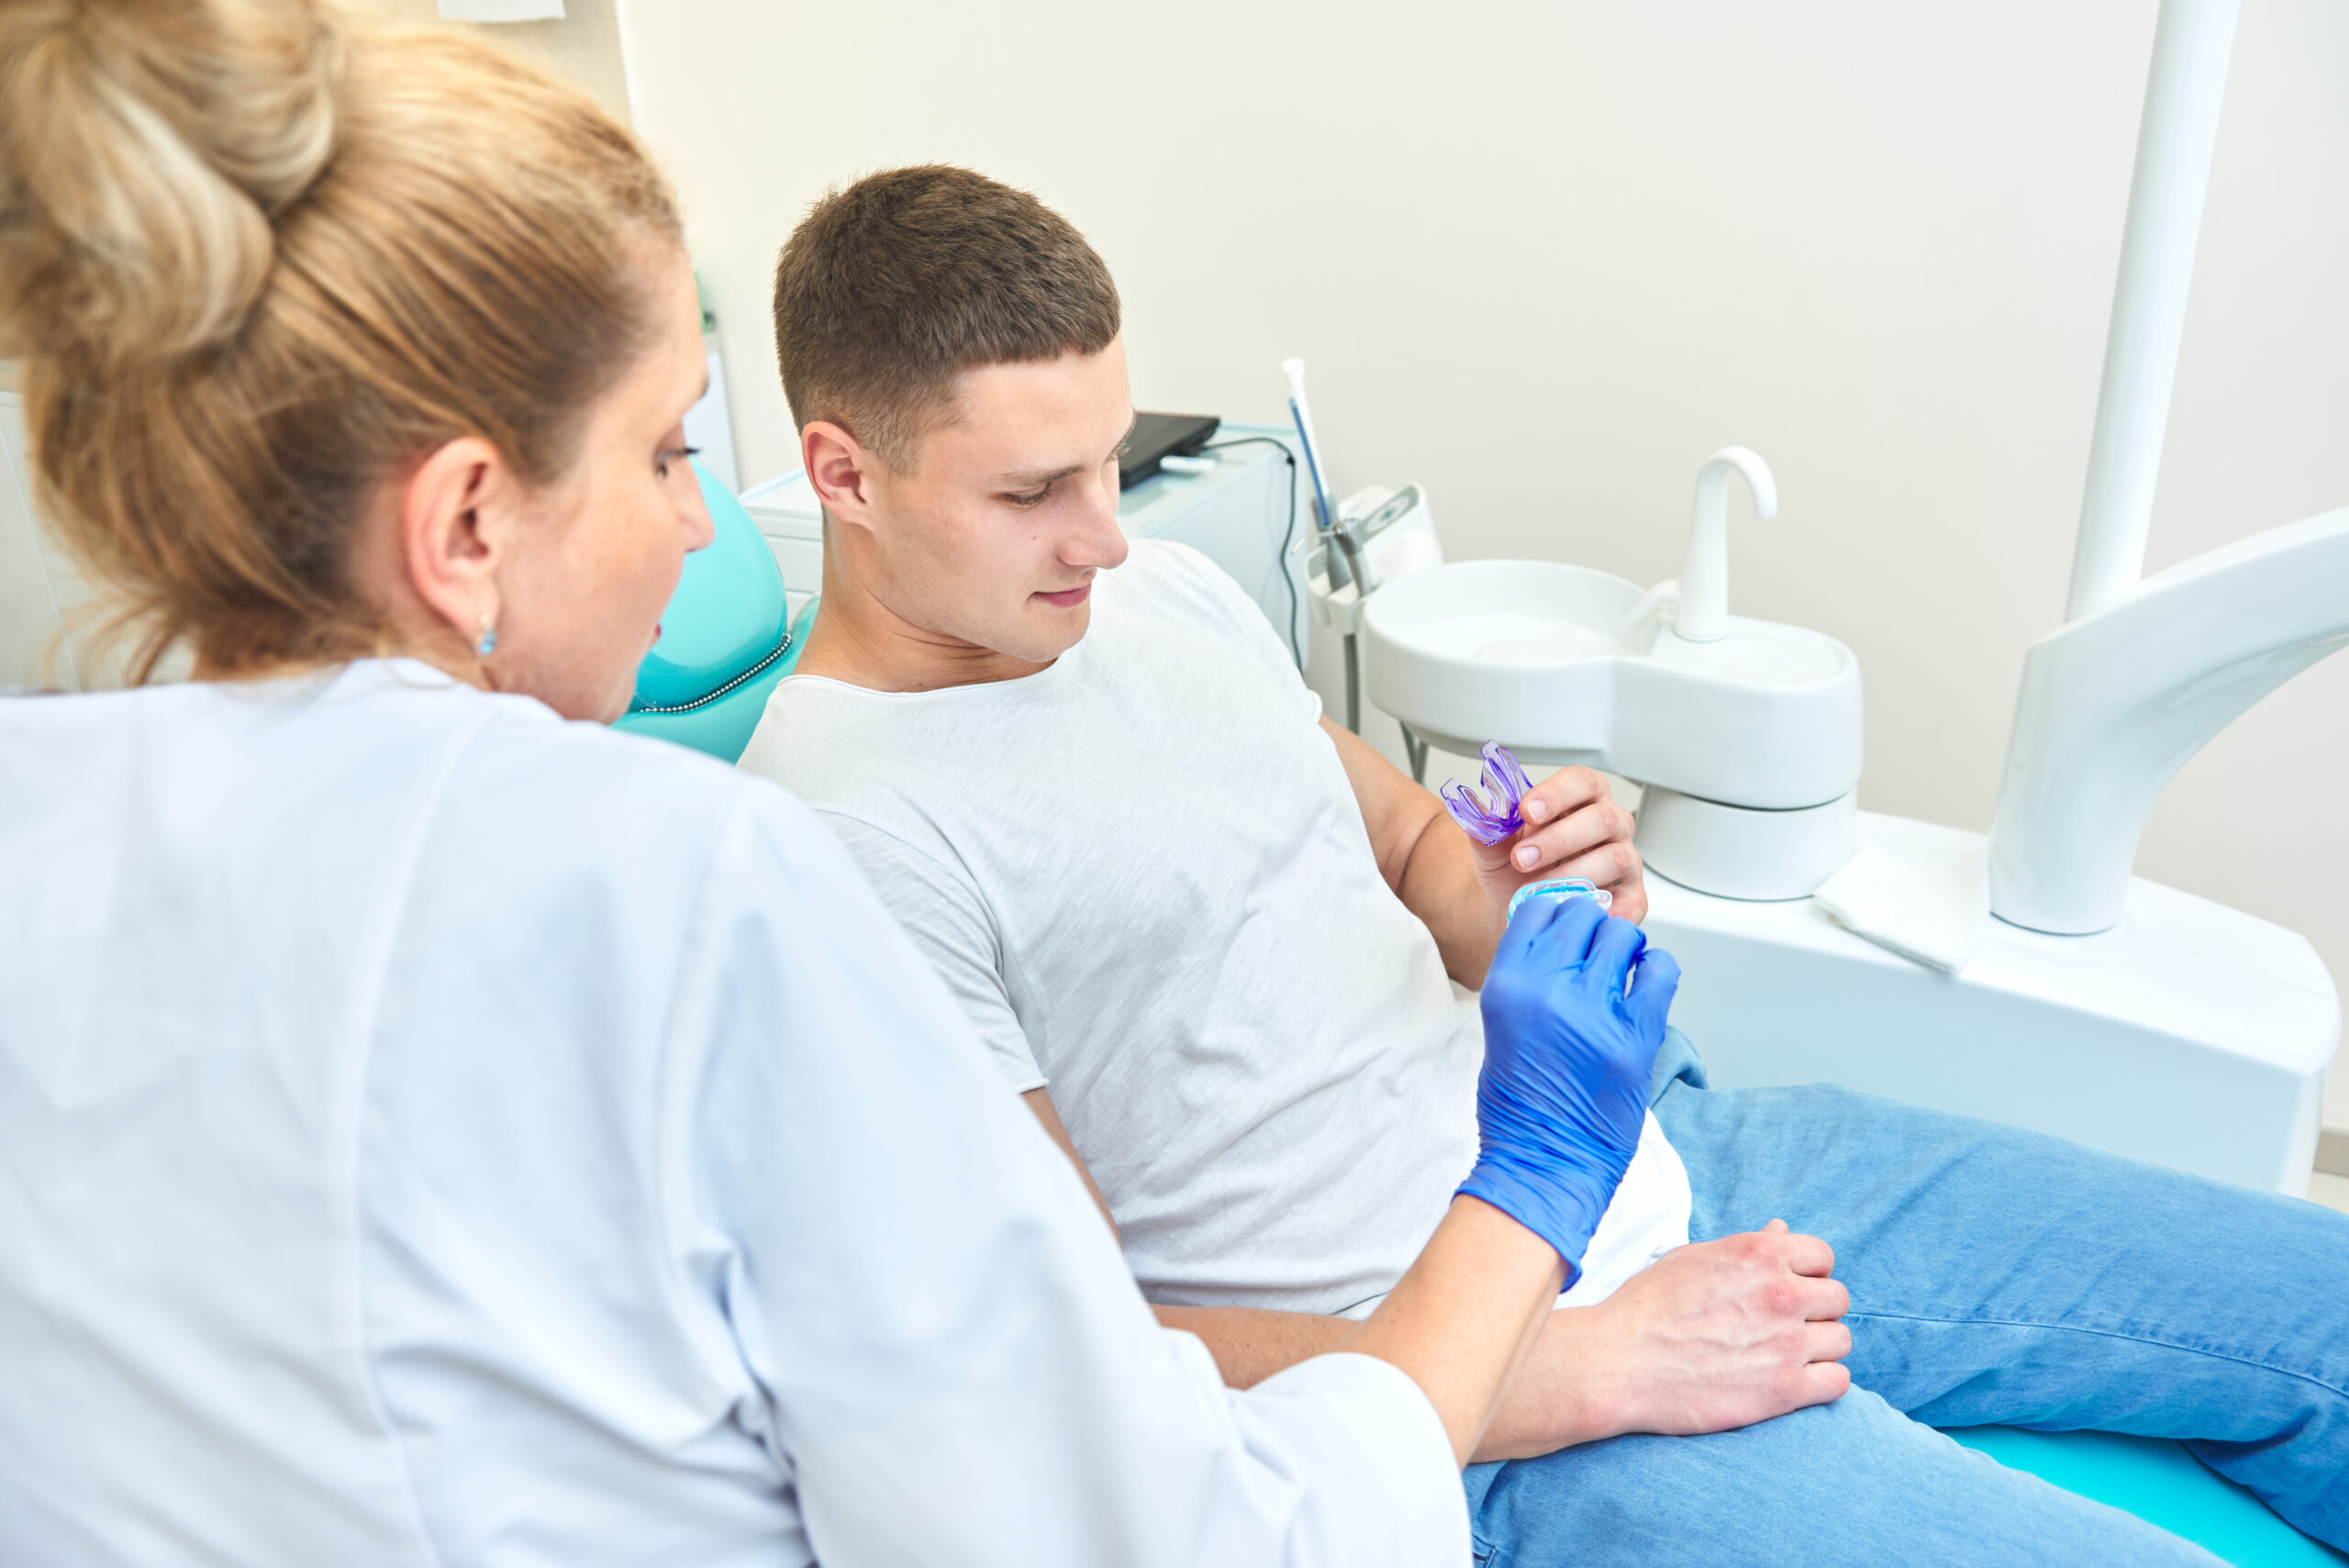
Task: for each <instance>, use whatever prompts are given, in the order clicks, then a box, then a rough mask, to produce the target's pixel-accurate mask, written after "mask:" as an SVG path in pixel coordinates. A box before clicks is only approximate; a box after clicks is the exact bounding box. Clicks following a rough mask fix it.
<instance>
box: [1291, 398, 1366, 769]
mask: <svg viewBox="0 0 2349 1568" xmlns="http://www.w3.org/2000/svg"><path fill="white" fill-rule="evenodd" d="M1281 373H1282V374H1283V375H1285V376H1286V377H1287V378H1288V415H1289V418H1290V419H1291V420H1292V421H1293V422H1295V424H1296V426H1297V443H1298V446H1299V447H1300V449H1301V450H1303V451H1304V453H1305V472H1306V475H1307V477H1308V480H1309V481H1310V482H1311V484H1312V487H1313V510H1314V515H1315V517H1317V518H1318V519H1319V528H1317V530H1316V537H1317V538H1319V539H1321V540H1322V541H1323V542H1324V545H1325V547H1326V549H1327V550H1328V551H1330V554H1329V557H1328V573H1329V579H1330V582H1332V583H1335V582H1337V581H1339V577H1340V573H1341V571H1342V572H1343V573H1344V575H1345V579H1346V580H1347V581H1350V582H1352V583H1354V584H1358V585H1359V587H1358V592H1360V593H1362V594H1365V595H1366V594H1368V593H1369V592H1370V591H1371V589H1372V588H1373V586H1375V584H1372V582H1371V581H1370V579H1369V578H1368V577H1367V576H1365V575H1364V573H1363V563H1362V551H1361V549H1360V547H1359V546H1358V545H1357V543H1356V541H1355V539H1354V537H1353V534H1351V533H1349V532H1348V531H1347V530H1346V528H1345V524H1344V520H1343V519H1342V518H1341V517H1339V515H1338V511H1337V508H1336V507H1334V506H1331V505H1330V482H1329V480H1328V478H1327V477H1326V476H1325V473H1326V471H1325V470H1324V469H1323V467H1322V462H1321V444H1320V443H1319V441H1317V440H1315V439H1313V410H1312V407H1311V406H1310V405H1308V403H1307V402H1306V400H1305V361H1303V360H1301V359H1286V360H1283V361H1281ZM1344 640H1345V649H1346V728H1348V729H1351V730H1353V731H1354V732H1355V733H1356V734H1360V733H1361V731H1362V677H1361V665H1360V663H1359V662H1358V660H1357V658H1356V655H1355V651H1354V634H1353V632H1351V631H1349V632H1346V633H1345V634H1344Z"/></svg>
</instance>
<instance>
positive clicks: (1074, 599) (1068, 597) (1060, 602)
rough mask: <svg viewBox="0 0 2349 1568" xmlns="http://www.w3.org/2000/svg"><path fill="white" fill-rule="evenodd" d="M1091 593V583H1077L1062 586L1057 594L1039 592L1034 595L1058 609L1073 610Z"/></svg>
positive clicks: (1090, 595)
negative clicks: (1073, 585) (1069, 586)
mask: <svg viewBox="0 0 2349 1568" xmlns="http://www.w3.org/2000/svg"><path fill="white" fill-rule="evenodd" d="M1092 595H1093V584H1090V583H1079V584H1077V585H1076V586H1075V587H1074V588H1063V589H1062V590H1061V591H1060V592H1059V593H1057V594H1042V593H1040V594H1038V595H1036V597H1038V598H1040V599H1041V600H1043V601H1044V603H1046V604H1048V605H1052V606H1055V607H1056V608H1059V609H1063V610H1073V609H1074V608H1076V606H1079V605H1081V604H1083V603H1085V600H1086V599H1088V598H1090V597H1092Z"/></svg>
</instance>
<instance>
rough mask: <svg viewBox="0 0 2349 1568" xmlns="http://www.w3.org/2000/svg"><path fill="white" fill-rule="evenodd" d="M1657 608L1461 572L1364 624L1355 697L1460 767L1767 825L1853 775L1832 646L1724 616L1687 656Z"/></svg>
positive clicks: (1620, 594) (1417, 588) (1846, 673)
mask: <svg viewBox="0 0 2349 1568" xmlns="http://www.w3.org/2000/svg"><path fill="white" fill-rule="evenodd" d="M1670 607H1671V601H1670V599H1669V597H1668V596H1664V595H1652V594H1647V593H1643V592H1642V590H1641V589H1640V588H1639V587H1638V586H1637V585H1636V584H1631V583H1627V582H1625V581H1624V580H1623V579H1622V578H1620V577H1615V576H1610V575H1609V574H1608V573H1604V572H1594V571H1592V570H1590V569H1589V568H1587V567H1581V566H1569V565H1564V564H1562V563H1559V562H1547V561H1463V562H1453V563H1452V564H1450V565H1446V566H1439V567H1435V568H1433V569H1431V570H1429V571H1426V572H1421V573H1418V574H1417V575H1415V576H1411V577H1407V578H1405V579H1403V580H1402V581H1401V582H1398V583H1394V584H1389V585H1387V586H1386V587H1385V588H1383V589H1381V590H1380V591H1379V592H1378V593H1376V594H1374V595H1371V598H1370V601H1369V602H1368V603H1367V604H1366V605H1364V607H1363V666H1364V676H1365V679H1366V682H1367V684H1368V687H1369V691H1370V697H1371V700H1372V701H1373V702H1375V704H1377V705H1378V706H1380V707H1382V708H1384V709H1386V711H1387V712H1388V713H1391V714H1393V715H1394V716H1395V717H1397V718H1398V719H1401V720H1402V721H1403V722H1404V723H1405V724H1407V725H1408V726H1409V727H1410V728H1411V729H1412V731H1413V732H1414V733H1415V734H1417V735H1418V736H1419V738H1420V739H1422V740H1431V741H1433V742H1434V743H1435V744H1437V745H1439V746H1441V747H1442V748H1443V749H1444V750H1445V751H1456V752H1461V753H1464V754H1467V755H1474V754H1475V751H1476V749H1477V748H1478V747H1479V746H1481V745H1483V744H1484V743H1485V741H1486V740H1498V741H1500V742H1501V743H1502V744H1504V745H1506V746H1508V748H1509V749H1510V750H1511V751H1515V752H1517V753H1518V755H1519V756H1520V757H1522V758H1523V759H1524V760H1526V761H1527V762H1542V763H1549V764H1553V765H1563V764H1565V763H1569V762H1584V763H1587V764H1589V765H1591V766H1593V767H1601V768H1605V769H1607V770H1609V772H1612V773H1621V774H1623V775H1625V776H1626V777H1630V778H1635V779H1638V780H1640V781H1642V783H1644V784H1657V785H1662V786H1664V788H1667V789H1674V790H1678V791H1680V792H1682V793H1683V794H1686V795H1696V796H1699V797H1701V798H1703V799H1706V800H1709V801H1716V802H1720V803H1721V804H1724V805H1730V806H1744V807H1748V808H1758V809H1763V810H1773V811H1784V810H1789V809H1799V808H1802V807H1807V806H1820V805H1821V804H1824V803H1827V802H1831V801H1833V800H1835V799H1836V798H1838V797H1839V796H1841V795H1845V794H1847V793H1848V792H1849V791H1850V790H1851V788H1852V786H1853V784H1854V783H1855V782H1856V781H1857V780H1858V778H1859V773H1860V667H1859V662H1858V660H1856V659H1854V657H1853V655H1852V651H1851V650H1849V649H1847V648H1845V647H1844V646H1843V645H1842V643H1840V642H1837V641H1836V640H1835V639H1833V638H1831V637H1822V636H1820V634H1819V633H1817V632H1815V631H1806V630H1804V629H1803V628H1799V627H1791V626H1778V625H1775V624H1773V623H1771V622H1769V621H1758V620H1747V619H1745V618H1743V617H1729V619H1728V624H1727V627H1726V629H1725V634H1724V635H1723V636H1722V637H1721V638H1720V639H1718V640H1715V641H1710V642H1691V641H1688V640H1687V639H1684V638H1682V637H1680V636H1679V635H1677V633H1676V632H1675V631H1674V630H1672V629H1671V628H1668V627H1666V626H1665V625H1664V615H1665V614H1666V613H1668V611H1669V609H1670Z"/></svg>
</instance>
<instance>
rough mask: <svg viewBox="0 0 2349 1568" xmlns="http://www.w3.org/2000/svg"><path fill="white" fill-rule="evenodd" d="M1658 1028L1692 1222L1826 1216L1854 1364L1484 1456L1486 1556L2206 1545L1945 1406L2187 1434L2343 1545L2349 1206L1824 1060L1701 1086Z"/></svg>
mask: <svg viewBox="0 0 2349 1568" xmlns="http://www.w3.org/2000/svg"><path fill="white" fill-rule="evenodd" d="M1665 1050H1666V1053H1667V1059H1666V1060H1663V1061H1659V1062H1658V1081H1659V1084H1660V1086H1661V1093H1660V1094H1659V1096H1658V1097H1657V1099H1656V1101H1655V1113H1656V1118H1657V1119H1658V1120H1659V1121H1660V1122H1662V1123H1663V1125H1664V1132H1665V1133H1666V1134H1667V1135H1668V1136H1669V1137H1670V1138H1671V1140H1672V1143H1673V1147H1674V1148H1675V1149H1677V1150H1678V1151H1680V1157H1681V1159H1682V1160H1683V1161H1685V1162H1687V1166H1688V1180H1689V1184H1690V1185H1691V1187H1692V1188H1693V1189H1694V1191H1695V1194H1696V1212H1695V1218H1694V1219H1693V1221H1692V1223H1691V1225H1690V1237H1691V1240H1698V1241H1702V1240H1709V1239H1711V1238H1713V1237H1718V1236H1727V1235H1733V1234H1735V1233H1737V1232H1739V1231H1744V1230H1758V1229H1761V1228H1762V1227H1763V1225H1765V1223H1767V1222H1768V1221H1769V1220H1770V1219H1771V1218H1773V1217H1780V1218H1784V1219H1785V1220H1786V1221H1787V1224H1789V1225H1791V1226H1793V1227H1794V1228H1795V1229H1798V1230H1806V1231H1809V1232H1810V1233H1811V1234H1813V1235H1817V1236H1822V1237H1824V1238H1826V1239H1827V1240H1828V1241H1829V1242H1830V1243H1831V1245H1832V1246H1833V1247H1834V1249H1835V1264H1836V1267H1835V1272H1836V1274H1837V1276H1838V1277H1839V1278H1841V1279H1842V1281H1843V1282H1844V1284H1847V1285H1848V1286H1850V1288H1851V1292H1852V1311H1851V1315H1850V1317H1849V1318H1847V1319H1846V1321H1848V1322H1849V1324H1850V1325H1851V1329H1852V1356H1851V1361H1850V1365H1851V1368H1852V1380H1853V1385H1854V1386H1853V1390H1852V1392H1851V1393H1849V1394H1847V1395H1845V1396H1843V1397H1842V1399H1840V1400H1838V1401H1837V1402H1836V1403H1834V1404H1832V1405H1828V1406H1822V1407H1817V1408H1813V1409H1809V1410H1800V1411H1797V1412H1796V1413H1794V1414H1793V1415H1790V1416H1782V1417H1780V1418H1777V1419H1776V1420H1774V1421H1765V1422H1762V1423H1760V1424H1759V1425H1756V1426H1752V1427H1747V1428H1744V1429H1741V1430H1738V1431H1733V1432H1721V1433H1717V1434H1714V1435H1712V1436H1708V1437H1699V1438H1664V1437H1645V1436H1632V1437H1621V1438H1612V1439H1609V1440H1606V1441H1604V1442H1597V1443H1587V1444H1585V1445H1583V1446H1582V1447H1579V1448H1572V1449H1566V1450H1564V1451H1561V1452H1558V1453H1553V1454H1549V1455H1546V1456H1544V1457H1543V1458H1541V1459H1533V1460H1517V1461H1512V1462H1507V1463H1503V1464H1480V1465H1476V1466H1474V1467H1473V1468H1471V1469H1470V1470H1469V1472H1468V1473H1467V1478H1466V1479H1467V1487H1468V1502H1469V1513H1470V1518H1471V1521H1472V1523H1473V1525H1474V1528H1475V1540H1476V1550H1477V1553H1478V1555H1477V1561H1478V1562H1489V1563H1492V1564H1495V1565H1496V1568H1498V1565H1502V1564H1517V1565H1519V1568H1549V1565H1550V1564H1553V1563H1554V1564H1566V1563H1572V1564H1575V1568H1601V1565H1606V1564H1614V1563H1623V1564H1631V1563H1641V1564H1652V1563H1710V1562H1725V1563H1731V1562H1733V1563H1779V1562H1785V1563H1801V1564H1806V1565H1813V1564H1817V1565H1840V1564H1853V1565H1854V1568H1857V1565H1860V1564H1865V1565H1868V1568H1878V1565H1881V1564H1886V1563H1899V1564H1904V1565H1912V1568H1921V1565H1932V1564H1944V1563H1947V1564H1956V1563H1984V1564H1987V1563H1999V1564H2007V1563H2040V1562H2044V1563H2066V1564H2069V1563H2124V1562H2125V1563H2131V1564H2170V1563H2180V1564H2182V1563H2197V1564H2202V1565H2204V1568H2208V1565H2210V1564H2212V1563H2216V1562H2218V1559H2217V1558H2215V1557H2212V1556H2210V1554H2209V1553H2207V1552H2205V1551H2202V1550H2201V1549H2200V1548H2199V1547H2196V1546H2192V1545H2189V1544H2188V1543H2187V1542H2185V1541H2182V1540H2178V1539H2177V1538H2176V1537H2175V1536H2172V1535H2169V1534H2168V1533H2166V1532H2165V1531H2162V1530H2158V1529H2154V1527H2152V1526H2150V1525H2147V1524H2145V1523H2143V1522H2142V1521H2141V1520H2138V1519H2136V1518H2132V1517H2131V1516H2130V1515H2127V1514H2124V1513H2121V1512H2120V1511H2118V1510H2116V1509H2113V1508H2109V1507H2104V1506H2103V1505H2102V1504H2099V1503H2092V1502H2089V1501H2087V1499H2085V1498H2082V1497H2077V1496H2073V1495H2072V1494H2070V1493H2068V1492H2064V1491H2061V1490H2059V1489H2058V1488H2056V1487H2054V1486H2051V1485H2047V1484H2046V1483H2045V1482H2043V1481H2041V1480H2039V1479H2038V1478H2037V1477H2035V1476H2032V1475H2028V1474H2025V1473H2021V1472H2020V1471H2014V1470H2009V1469H2006V1468H2004V1467H2003V1466H2000V1465H1998V1463H1996V1462H1993V1461H1991V1460H1989V1459H1988V1458H1987V1457H1986V1456H1984V1455H1981V1454H1977V1453H1975V1452H1972V1451H1968V1450H1966V1449H1964V1448H1961V1447H1959V1446H1958V1445H1957V1444H1956V1443H1954V1442H1953V1441H1951V1440H1949V1439H1948V1438H1945V1437H1943V1436H1942V1434H1941V1433H1939V1432H1937V1431H1935V1430H1933V1428H1934V1427H1937V1426H1942V1427H1955V1426H1976V1425H1987V1424H2000V1425H2007V1426H2017V1427H2033V1428H2039V1429H2047V1430H2056V1429H2071V1428H2081V1427H2089V1428H2097V1429H2103V1430H2107V1431H2118V1432H2136V1433H2141V1434H2144V1435H2147V1436H2154V1437H2169V1438H2178V1439H2182V1440H2185V1442H2186V1445H2187V1447H2188V1448H2189V1449H2190V1450H2192V1451H2193V1452H2194V1453H2196V1454H2197V1455H2198V1456H2199V1457H2200V1458H2201V1459H2202V1461H2203V1462H2205V1463H2207V1464H2209V1465H2210V1467H2211V1468H2212V1469H2214V1470H2216V1471H2218V1472H2219V1473H2221V1474H2222V1475H2225V1476H2228V1477H2229V1478H2231V1479H2232V1480H2235V1481H2239V1482H2241V1483H2242V1484H2243V1485H2245V1486H2248V1487H2250V1488H2251V1489H2252V1490H2253V1491H2254V1492H2255V1493H2257V1494H2258V1495H2259V1496H2261V1497H2263V1498H2265V1499H2266V1501H2267V1503H2268V1505H2269V1506H2270V1507H2273V1508H2274V1509H2275V1510H2276V1511H2277V1513H2279V1514H2281V1515H2282V1516H2283V1517H2284V1518H2287V1519H2288V1520H2289V1521H2291V1522H2292V1523H2293V1524H2295V1525H2297V1526H2298V1527H2299V1529H2302V1530H2304V1531H2306V1532H2308V1533H2309V1534H2310V1535H2313V1536H2317V1537H2319V1538H2320V1539H2322V1540H2328V1541H2330V1542H2332V1544H2334V1545H2336V1546H2342V1547H2349V1215H2341V1214H2336V1213H2334V1212H2333V1211H2332V1210H2330V1209H2326V1208H2321V1207H2318V1206H2317V1205H2315V1204H2311V1203H2304V1202H2301V1201H2299V1199H2296V1198H2287V1197H2278V1196H2277V1195H2273V1194H2267V1193H2255V1192H2251V1191H2248V1190H2245V1189H2243V1188H2240V1187H2231V1186H2226V1185H2223V1184H2220V1183H2216V1182H2210V1181H2204V1180H2202V1179H2200V1178H2199V1177H2195V1176H2188V1175H2181V1174H2179V1173H2177V1172H2175V1171H2170V1170H2166V1169H2164V1168H2162V1167H2159V1166H2154V1165H2145V1164H2140V1163H2138V1162H2135V1161H2131V1160H2123V1159H2121V1158H2119V1157H2117V1156H2114V1155H2110V1154H2099V1153H2097V1152H2095V1151H2091V1150H2087V1149H2083V1148H2080V1147H2078V1146H2077V1145H2075V1144H2070V1143H2066V1142H2064V1141H2062V1140H2058V1139H2053V1138H2047V1137H2043V1136H2042V1135H2040V1134H2037V1133H2031V1132H2023V1131H2020V1130H2017V1129H2013V1128H2009V1127H2002V1126H1999V1125H1998V1124H1996V1123H1993V1122H1987V1121H1978V1120H1976V1119H1974V1118H1970V1117H1960V1116H1952V1115H1949V1114H1947V1113H1945V1112H1942V1111H1931V1110H1922V1109H1920V1108H1918V1107H1916V1106H1905V1105H1901V1104H1898V1103H1897V1102H1895V1101H1891V1100H1884V1099H1878V1098H1876V1097H1875V1096H1874V1095H1860V1094H1854V1093H1852V1092H1851V1091H1849V1090H1844V1089H1838V1088H1833V1087H1830V1086H1827V1085H1812V1086H1809V1087H1806V1088H1792V1089H1730V1090H1708V1089H1707V1088H1705V1087H1704V1078H1703V1073H1702V1069H1701V1068H1699V1067H1698V1065H1697V1063H1696V1058H1695V1052H1694V1051H1690V1050H1688V1049H1687V1042H1686V1040H1684V1039H1682V1038H1680V1037H1679V1035H1678V1031H1676V1030H1675V1031H1674V1033H1673V1038H1672V1040H1671V1041H1670V1043H1668V1044H1667V1046H1666V1048H1665Z"/></svg>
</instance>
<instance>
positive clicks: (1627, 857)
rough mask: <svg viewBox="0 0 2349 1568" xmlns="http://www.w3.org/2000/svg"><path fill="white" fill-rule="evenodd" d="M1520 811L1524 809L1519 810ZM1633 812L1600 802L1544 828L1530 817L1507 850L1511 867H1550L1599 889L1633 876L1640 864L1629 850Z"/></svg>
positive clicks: (1524, 869) (1524, 868)
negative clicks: (1581, 877)
mask: <svg viewBox="0 0 2349 1568" xmlns="http://www.w3.org/2000/svg"><path fill="white" fill-rule="evenodd" d="M1520 809H1522V807H1520ZM1633 826H1634V824H1633V823H1632V820H1631V813H1630V812H1628V811H1626V810H1624V809H1623V808H1622V807H1621V806H1618V805H1616V804H1615V803H1614V802H1613V801H1611V800H1601V801H1597V802H1594V803H1593V804H1591V805H1588V806H1583V807H1582V808H1581V809H1580V810H1577V811H1575V812H1574V813H1573V814H1572V815H1570V816H1568V817H1564V818H1562V819H1559V820H1557V821H1554V822H1552V823H1551V824H1549V825H1547V826H1543V827H1536V826H1534V824H1533V822H1532V819H1531V818H1528V819H1527V825H1526V827H1525V829H1524V831H1522V832H1521V833H1520V834H1519V836H1518V839H1517V842H1516V843H1514V844H1512V845H1510V846H1509V862H1508V863H1509V864H1510V865H1511V866H1512V867H1514V868H1516V869H1517V870H1519V871H1521V872H1523V871H1533V870H1536V869H1538V868H1550V873H1551V874H1553V875H1559V876H1587V877H1589V878H1590V880H1591V881H1593V882H1595V883H1597V884H1598V885H1599V886H1601V887H1608V886H1611V885H1613V884H1616V883H1618V882H1620V881H1622V880H1623V879H1624V878H1625V877H1626V876H1628V875H1630V874H1631V871H1632V869H1633V868H1634V867H1635V866H1636V865H1637V863H1638V856H1637V855H1635V854H1634V853H1632V851H1631V832H1632V828H1633Z"/></svg>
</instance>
